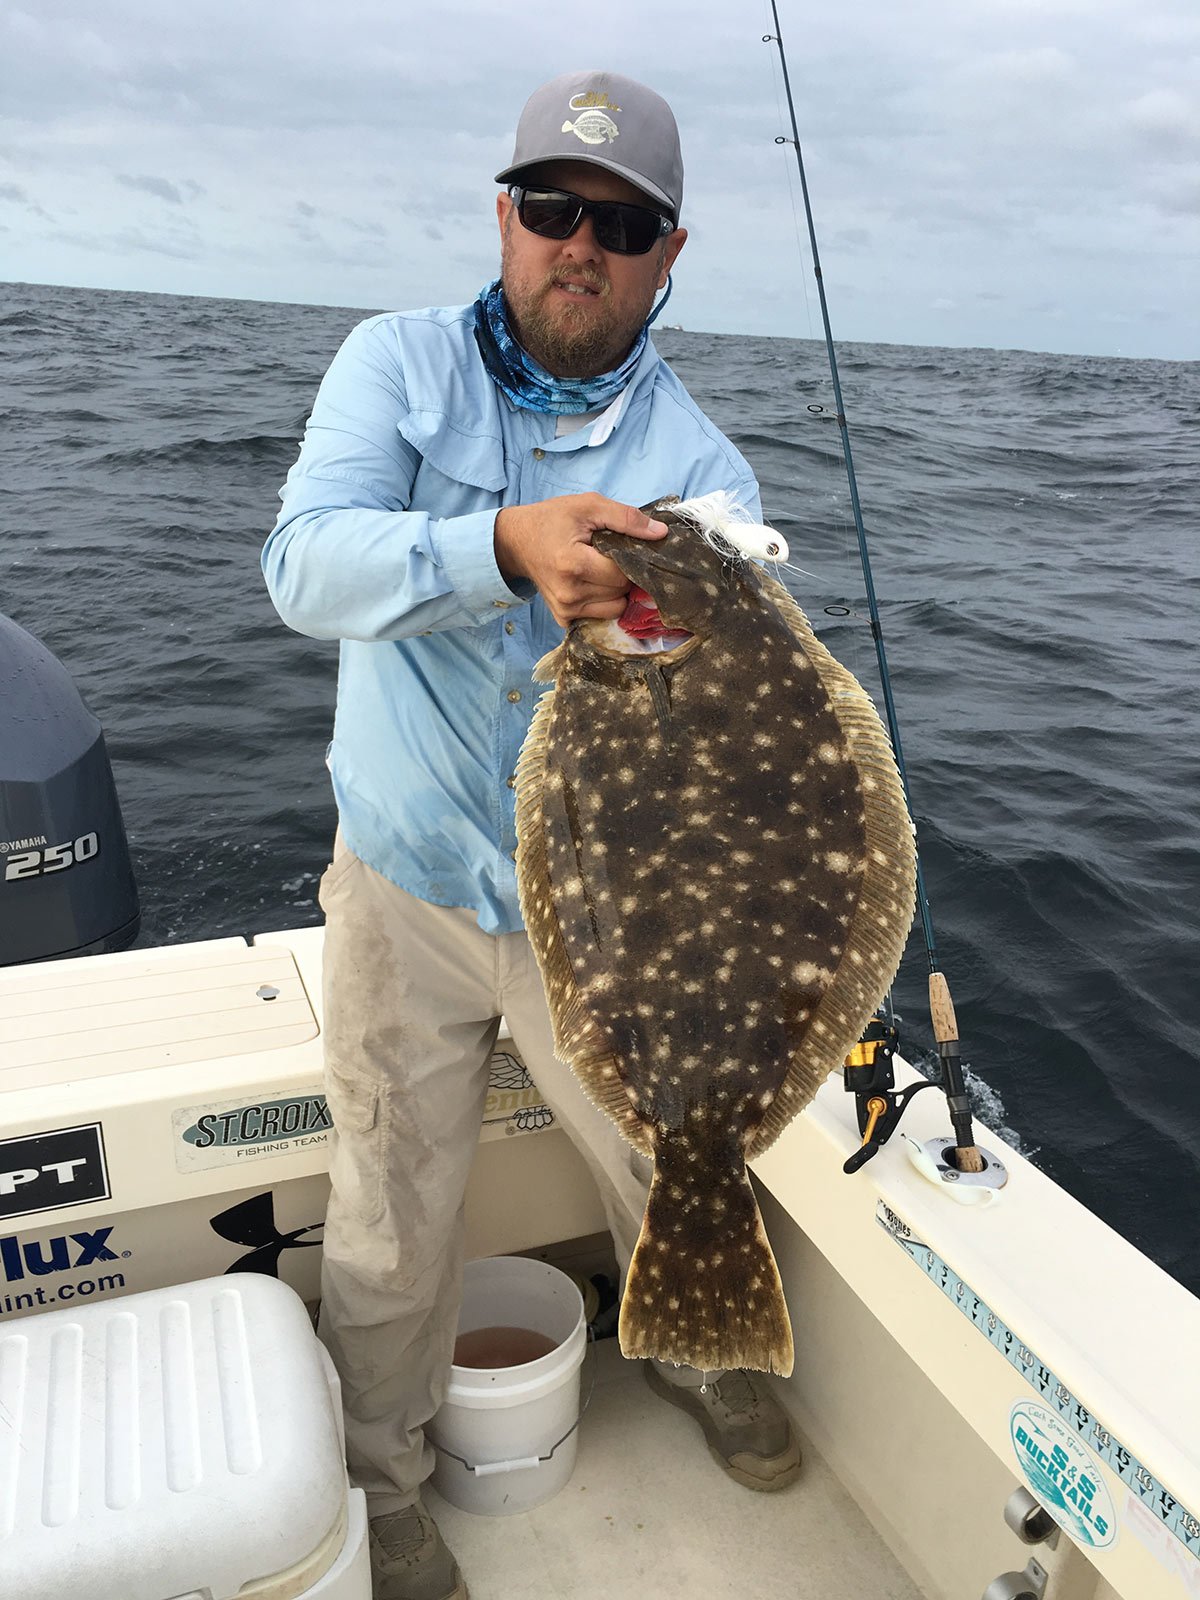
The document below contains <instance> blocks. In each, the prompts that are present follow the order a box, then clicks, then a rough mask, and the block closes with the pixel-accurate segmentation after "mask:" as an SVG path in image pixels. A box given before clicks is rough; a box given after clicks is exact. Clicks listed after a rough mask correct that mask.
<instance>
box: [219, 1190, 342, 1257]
mask: <svg viewBox="0 0 1200 1600" xmlns="http://www.w3.org/2000/svg"><path fill="white" fill-rule="evenodd" d="M209 1225H210V1227H211V1228H212V1230H213V1232H214V1233H219V1234H220V1235H221V1238H222V1239H228V1240H230V1242H231V1243H233V1244H239V1245H246V1246H248V1247H249V1248H248V1249H247V1251H246V1254H245V1255H241V1256H239V1257H238V1258H237V1260H236V1261H235V1262H233V1263H232V1265H230V1266H228V1267H226V1268H225V1272H226V1274H228V1273H230V1272H261V1273H264V1274H265V1275H266V1276H267V1277H269V1278H277V1277H278V1276H279V1258H280V1256H281V1255H282V1254H283V1252H284V1251H285V1250H316V1249H319V1248H320V1245H321V1239H320V1238H311V1237H309V1236H310V1235H312V1234H321V1233H322V1229H323V1228H324V1226H325V1219H324V1217H320V1218H318V1219H317V1221H315V1222H306V1223H302V1224H301V1226H300V1227H298V1228H291V1229H289V1231H288V1232H287V1233H284V1232H282V1231H281V1230H280V1228H279V1226H278V1224H277V1223H276V1221H275V1196H274V1194H273V1193H272V1191H271V1190H270V1189H267V1190H266V1191H265V1192H264V1193H262V1194H255V1195H251V1196H250V1198H249V1199H248V1200H239V1201H238V1202H237V1204H236V1205H232V1206H228V1207H227V1208H226V1209H225V1210H224V1211H221V1212H219V1213H218V1214H217V1215H216V1216H215V1217H212V1218H210V1221H209Z"/></svg>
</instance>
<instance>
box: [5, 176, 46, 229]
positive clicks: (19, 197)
mask: <svg viewBox="0 0 1200 1600" xmlns="http://www.w3.org/2000/svg"><path fill="white" fill-rule="evenodd" d="M0 200H9V201H11V202H12V204H13V205H17V206H24V207H25V209H26V211H28V212H31V213H32V215H33V216H35V217H45V219H46V221H47V222H50V221H52V220H53V219H52V218H51V216H50V213H49V212H48V211H45V210H43V208H42V207H41V206H40V205H38V203H37V201H36V200H34V199H33V198H32V197H31V196H30V195H28V194H26V192H25V190H24V189H22V187H21V185H20V184H19V183H0Z"/></svg>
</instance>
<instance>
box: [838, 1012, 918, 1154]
mask: <svg viewBox="0 0 1200 1600" xmlns="http://www.w3.org/2000/svg"><path fill="white" fill-rule="evenodd" d="M898 1041H899V1033H898V1031H897V1029H896V1025H895V1023H894V1022H889V1021H888V1019H887V1018H886V1017H885V1016H884V1015H883V1013H882V1012H877V1013H876V1015H875V1016H873V1017H872V1018H871V1020H870V1022H868V1023H867V1026H866V1028H865V1029H864V1030H863V1036H862V1038H861V1039H860V1040H859V1042H858V1043H857V1044H856V1045H855V1046H854V1048H853V1050H851V1052H850V1054H849V1055H848V1056H847V1057H846V1066H845V1084H846V1092H847V1093H848V1094H852V1095H853V1096H854V1101H855V1110H856V1112H857V1113H858V1131H859V1133H861V1134H862V1144H861V1145H860V1147H859V1148H858V1149H857V1150H856V1151H855V1152H854V1154H853V1155H852V1156H850V1157H849V1158H848V1159H847V1160H846V1161H845V1162H843V1163H842V1171H843V1172H846V1173H853V1172H857V1171H858V1169H859V1168H860V1167H862V1166H865V1165H866V1163H867V1162H868V1161H870V1159H871V1157H872V1156H874V1155H877V1154H878V1152H879V1150H880V1147H881V1146H883V1145H885V1144H886V1143H887V1142H888V1140H889V1139H890V1138H891V1137H892V1135H893V1133H895V1131H896V1128H897V1126H898V1125H899V1122H900V1118H901V1117H902V1116H903V1115H904V1113H905V1111H907V1110H908V1104H909V1101H910V1100H911V1099H912V1097H913V1096H914V1095H915V1094H919V1093H920V1092H921V1090H922V1089H934V1088H936V1087H937V1085H936V1084H934V1083H931V1082H929V1081H924V1082H922V1083H913V1084H910V1085H909V1086H908V1088H907V1089H897V1088H896V1072H895V1068H894V1067H893V1066H892V1057H893V1056H894V1055H895V1053H896V1045H897V1043H898Z"/></svg>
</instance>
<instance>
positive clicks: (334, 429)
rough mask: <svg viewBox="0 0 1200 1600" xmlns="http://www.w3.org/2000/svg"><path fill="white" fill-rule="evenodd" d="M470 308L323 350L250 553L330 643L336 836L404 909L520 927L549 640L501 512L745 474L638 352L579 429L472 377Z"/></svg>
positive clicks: (286, 601)
mask: <svg viewBox="0 0 1200 1600" xmlns="http://www.w3.org/2000/svg"><path fill="white" fill-rule="evenodd" d="M473 327H474V308H473V307H472V306H456V307H453V308H449V309H435V310H428V311H415V312H404V313H395V314H389V315H385V316H380V317H372V318H371V319H370V320H369V321H367V322H363V323H360V324H359V326H358V327H357V328H355V329H354V331H353V332H352V333H351V334H350V336H349V337H348V338H347V340H346V342H345V343H344V344H343V346H342V348H341V350H340V351H339V352H338V354H337V355H336V356H335V358H334V360H333V363H332V365H331V366H330V368H329V371H328V372H327V373H326V375H325V378H324V380H323V382H322V384H321V387H320V390H319V392H318V394H317V398H316V401H315V403H314V405H313V411H312V416H311V417H310V418H309V422H308V427H307V430H306V432H305V436H304V442H303V444H302V446H301V450H300V456H299V459H298V460H297V462H296V464H295V466H294V467H293V468H292V470H291V472H290V473H289V474H288V478H287V482H286V483H285V484H284V486H283V488H282V490H281V491H280V499H281V500H282V501H283V509H282V511H281V512H280V516H279V520H278V522H277V523H276V525H275V529H274V531H273V532H272V534H271V536H270V538H269V539H268V540H267V543H266V546H265V548H264V550H263V557H262V564H263V572H264V574H265V575H266V580H267V587H268V589H269V590H270V593H271V598H272V600H273V601H274V602H275V606H276V608H277V610H278V611H279V614H280V616H281V617H282V618H283V620H284V622H286V623H287V624H288V626H289V627H291V628H294V629H295V630H296V631H297V632H299V633H304V634H308V635H310V636H311V637H313V638H316V639H340V640H341V641H342V643H341V658H340V667H339V673H338V697H337V716H336V721H335V724H334V736H333V743H332V745H331V746H330V770H331V772H332V774H333V787H334V794H335V796H336V799H337V806H338V814H339V820H340V823H341V828H342V833H343V836H344V838H345V840H346V843H347V845H348V846H349V847H350V849H351V850H352V851H353V852H354V853H355V855H357V856H358V857H360V859H362V860H363V861H365V862H367V864H368V865H369V866H371V867H374V869H375V870H376V871H377V872H379V873H382V874H383V876H384V877H385V878H388V879H390V881H391V882H393V883H396V884H398V885H399V886H400V887H401V888H402V889H405V890H407V892H408V893H409V894H412V895H416V896H417V898H418V899H421V900H427V901H432V902H433V903H434V904H436V905H446V906H468V907H471V908H472V909H473V910H475V912H476V913H477V915H478V919H479V924H480V926H481V927H482V928H483V929H484V930H485V931H487V932H489V933H508V932H513V931H515V930H517V929H519V928H521V927H522V925H523V924H522V920H521V913H520V907H519V905H518V902H517V885H516V871H515V868H514V864H513V861H514V855H515V851H516V844H517V839H516V821H515V809H516V806H515V802H516V796H515V794H514V775H515V772H516V766H517V755H518V753H519V751H520V748H521V743H522V741H523V740H524V738H525V734H526V731H527V730H528V728H529V723H530V720H531V718H532V716H533V712H534V709H535V707H536V704H537V699H538V696H539V695H540V693H542V691H543V686H542V685H538V684H535V683H534V682H533V680H532V676H531V674H532V669H533V667H534V665H535V663H536V662H537V661H538V660H540V659H541V657H542V656H544V655H545V654H546V653H547V651H549V650H552V649H553V648H554V647H555V645H557V644H558V643H559V641H560V640H561V639H562V636H563V634H562V629H561V628H560V627H559V626H558V625H557V624H556V623H555V621H554V619H553V617H552V616H551V615H550V612H549V610H548V609H547V607H546V605H545V602H544V601H543V600H542V598H541V597H540V595H538V593H537V591H536V590H535V588H534V586H533V585H532V584H531V583H527V582H516V583H514V584H513V585H509V584H508V583H506V582H505V580H504V578H503V577H502V576H501V575H500V571H499V568H498V567H497V566H496V557H495V550H494V545H493V535H494V529H495V520H496V512H497V511H498V510H500V509H502V508H503V507H504V506H512V505H528V504H530V503H531V502H534V501H539V500H546V499H550V498H551V497H553V496H555V495H569V494H584V493H587V492H591V491H595V492H597V493H600V494H604V495H607V496H609V497H610V498H612V499H614V500H621V501H624V502H625V503H627V504H629V505H635V506H638V505H644V504H646V503H648V502H649V501H651V500H655V499H658V498H659V497H660V496H662V495H667V494H677V495H680V496H683V497H684V498H686V497H688V496H690V495H697V494H707V493H709V492H711V491H712V490H716V489H727V490H729V491H730V492H731V493H733V494H734V495H735V496H736V497H737V498H738V499H739V500H740V501H741V502H742V503H743V504H744V505H746V506H747V507H748V508H749V509H750V510H751V511H752V512H753V514H754V516H755V518H756V519H758V520H761V512H760V510H759V501H758V486H757V484H756V483H755V480H754V475H753V473H752V472H751V470H750V468H749V466H748V465H747V463H746V461H745V460H744V459H743V458H742V456H741V455H740V454H739V453H738V452H737V450H735V449H734V447H733V446H732V445H731V444H730V443H729V441H728V440H727V439H726V438H725V437H724V435H723V434H721V433H720V432H719V431H718V429H717V428H715V427H714V426H713V424H712V423H711V422H710V421H709V420H708V419H707V418H706V417H705V416H704V414H703V412H701V411H700V409H699V407H698V406H697V405H696V404H695V402H694V401H693V400H692V399H691V397H690V396H689V395H688V393H687V391H686V390H685V389H684V387H683V385H682V384H681V383H680V382H679V379H678V378H677V377H676V376H675V374H674V373H673V372H672V371H671V370H670V368H669V367H668V366H666V364H665V363H664V362H663V361H662V360H661V359H660V357H659V355H658V353H657V351H656V350H655V348H654V346H653V344H652V343H651V342H650V341H647V344H646V348H645V350H644V351H643V353H642V358H641V360H640V361H639V363H638V365H637V367H636V369H635V371H634V373H633V376H632V378H631V379H630V382H629V384H628V385H627V387H626V388H625V389H623V390H622V392H621V393H620V394H619V395H618V396H617V398H616V399H615V400H614V401H613V402H612V404H611V405H610V406H609V407H608V408H607V410H605V411H604V412H602V413H601V414H600V415H599V416H598V417H596V418H595V419H594V420H592V421H591V422H589V423H587V424H586V425H585V426H583V427H582V428H579V429H578V430H577V431H575V432H571V433H566V434H564V435H563V436H562V437H557V436H556V423H557V418H555V417H554V416H547V415H546V414H544V413H540V412H536V411H530V410H525V409H523V408H518V407H516V406H514V405H513V404H512V403H511V401H509V400H508V399H507V398H506V397H505V396H503V395H502V394H501V393H500V391H499V390H498V389H497V387H496V385H495V384H494V383H493V382H492V380H491V378H490V377H489V376H488V374H487V372H486V370H485V368H484V365H483V361H482V359H481V357H480V355H479V350H478V347H477V345H476V343H475V337H474V332H473Z"/></svg>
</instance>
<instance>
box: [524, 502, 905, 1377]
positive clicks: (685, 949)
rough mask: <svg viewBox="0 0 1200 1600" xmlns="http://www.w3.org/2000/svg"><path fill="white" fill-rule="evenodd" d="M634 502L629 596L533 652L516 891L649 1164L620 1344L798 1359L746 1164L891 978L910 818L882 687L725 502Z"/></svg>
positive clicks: (558, 993)
mask: <svg viewBox="0 0 1200 1600" xmlns="http://www.w3.org/2000/svg"><path fill="white" fill-rule="evenodd" d="M647 509H648V510H649V511H650V513H651V514H652V515H653V516H655V517H656V518H658V519H659V520H660V521H663V522H665V523H667V525H668V528H669V530H670V531H669V532H668V534H667V536H666V538H665V539H662V540H660V541H658V542H656V543H651V542H649V541H645V540H638V539H632V538H628V537H626V536H624V535H619V534H614V533H599V534H597V535H596V536H595V539H594V543H595V546H596V548H597V549H598V550H600V551H601V552H602V553H603V554H604V555H607V556H609V557H611V559H612V560H613V561H615V562H616V563H617V565H618V566H619V567H620V568H621V570H622V571H623V572H624V573H625V574H626V575H627V576H628V577H629V579H630V580H631V582H632V583H633V584H634V585H635V586H636V589H637V590H638V591H640V593H637V594H635V595H634V596H633V597H632V599H631V603H630V605H629V606H628V607H627V611H626V614H625V615H624V616H623V617H621V618H619V619H618V620H617V621H616V622H611V621H598V620H582V621H577V622H575V623H574V624H573V625H572V626H571V628H570V629H569V631H568V633H567V636H566V638H565V640H564V641H563V643H562V644H561V645H560V646H559V647H558V648H557V649H556V650H555V651H553V652H552V653H551V654H550V655H548V656H547V657H545V659H544V660H543V661H542V662H540V663H539V666H538V668H537V676H538V677H539V679H541V680H542V681H553V683H554V685H555V686H554V688H553V690H552V691H550V692H549V693H547V694H546V695H545V696H544V697H543V699H542V701H541V704H540V705H539V707H538V710H537V713H536V715H535V718H534V721H533V725H532V727H531V728H530V731H529V735H528V738H527V739H526V742H525V746H524V749H523V750H522V753H521V760H520V764H519V766H518V772H517V834H518V852H517V876H518V884H519V889H520V895H521V906H522V910H523V913H524V916H525V922H526V925H527V927H528V930H529V936H530V939H531V941H532V944H533V947H534V949H535V951H536V953H537V957H538V960H539V963H540V965H541V969H542V975H543V979H544V982H545V985H546V993H547V997H548V1001H549V1006H550V1013H551V1018H552V1021H553V1026H554V1036H555V1048H556V1050H557V1052H558V1054H559V1056H560V1057H561V1058H562V1059H563V1060H565V1061H567V1062H568V1063H569V1064H570V1066H571V1067H572V1069H573V1070H574V1072H575V1073H576V1075H577V1077H578V1078H579V1079H580V1081H581V1083H582V1084H583V1086H584V1088H585V1089H586V1090H587V1092H588V1094H589V1095H590V1096H591V1098H592V1099H593V1100H594V1101H595V1102H596V1104H597V1105H599V1106H600V1107H601V1108H602V1109H603V1110H604V1111H605V1112H607V1114H608V1115H609V1116H610V1117H611V1118H612V1119H613V1120H614V1122H615V1123H616V1124H617V1126H618V1128H619V1129H620V1130H621V1132H622V1133H623V1134H624V1135H625V1137H626V1138H627V1139H628V1140H629V1141H630V1142H631V1143H632V1144H633V1145H634V1146H636V1147H637V1148H638V1149H639V1150H642V1151H644V1152H645V1153H646V1154H647V1155H649V1156H650V1157H652V1158H653V1161H654V1177H653V1182H652V1185H651V1189H650V1195H649V1198H648V1201H647V1205H646V1214H645V1218H644V1221H643V1224H642V1230H641V1235H640V1237H639V1240H638V1244H637V1248H636V1251H635V1253H634V1257H633V1262H632V1265H631V1267H630V1271H629V1276H628V1282H627V1284H626V1289H625V1295H624V1300H623V1303H622V1309H621V1319H620V1339H621V1348H622V1350H623V1352H624V1353H625V1355H627V1356H630V1357H644V1356H654V1357H658V1358H659V1359H662V1360H668V1361H676V1362H683V1363H687V1364H689V1365H692V1366H696V1367H700V1368H703V1369H708V1370H712V1369H715V1368H720V1367H748V1368H755V1369H758V1370H762V1371H771V1372H782V1373H787V1372H790V1371H791V1367H792V1334H791V1325H790V1322H789V1319H788V1314H787V1308H786V1305H785V1303H784V1298H783V1289H782V1285H781V1283H780V1280H779V1273H778V1270H777V1268H776V1265H775V1260H774V1257H773V1255H772V1253H771V1247H770V1245H769V1243H768V1241H767V1237H766V1233H765V1230H764V1228H763V1223H762V1218H761V1216H760V1215H759V1211H758V1205H757V1202H756V1200H755V1198H754V1193H753V1191H752V1189H751V1187H750V1183H749V1179H748V1176H747V1172H746V1162H747V1160H749V1159H751V1158H752V1157H754V1156H756V1155H758V1154H759V1153H760V1152H762V1151H763V1150H765V1149H766V1148H767V1147H768V1146H769V1145H770V1144H771V1143H772V1142H773V1141H774V1140H775V1139H776V1138H777V1137H778V1135H779V1134H780V1133H781V1132H782V1130H783V1129H784V1128H785V1127H786V1126H787V1124H788V1123H789V1122H790V1121H791V1119H792V1118H793V1117H794V1116H795V1115H796V1114H797V1113H798V1112H799V1111H801V1110H802V1109H803V1108H804V1106H805V1105H807V1104H808V1102H809V1101H810V1100H811V1099H812V1096H813V1095H814V1094H815V1093H816V1090H817V1088H818V1087H819V1085H820V1084H821V1083H822V1081H823V1080H824V1078H825V1077H826V1075H827V1074H828V1073H829V1072H830V1071H832V1070H833V1069H834V1068H835V1067H837V1066H840V1065H841V1063H842V1061H843V1060H844V1058H845V1055H846V1053H847V1051H848V1050H849V1049H850V1047H851V1046H852V1045H853V1044H854V1043H855V1042H856V1041H857V1039H858V1037H859V1035H860V1033H861V1032H862V1029H863V1027H864V1025H865V1023H866V1022H867V1020H868V1018H869V1017H870V1016H871V1015H872V1013H873V1012H874V1010H875V1008H876V1007H877V1005H878V1004H879V1001H880V1000H881V998H882V997H883V995H884V994H885V992H886V990H887V988H888V985H889V984H890V983H891V980H892V978H893V977H894V975H895V972H896V968H897V966H898V965H899V961H900V956H901V953H902V951H903V948H904V944H905V939H906V937H907V934H908V930H909V926H910V924H911V922H912V917H913V906H914V873H915V852H914V846H913V831H912V825H911V823H910V821H909V817H908V812H907V809H906V806H905V803H904V796H903V791H902V788H901V784H900V779H899V776H898V774H897V771H896V766H895V762H894V760H893V758H892V752H891V746H890V744H889V742H888V738H887V734H886V732H885V731H884V728H883V726H882V724H881V722H880V720H879V717H878V714H877V713H876V711H875V708H874V706H873V705H872V703H871V700H870V698H869V697H868V696H867V694H866V693H865V692H864V690H863V689H862V688H861V687H860V685H859V684H858V683H857V681H856V680H855V679H854V677H853V676H852V675H851V674H850V673H849V672H847V671H846V669H845V668H844V667H842V666H840V665H839V664H838V663H837V662H836V661H835V660H834V659H833V657H832V656H831V655H830V654H829V652H828V651H827V650H826V649H825V647H824V646H823V645H822V644H821V643H820V642H819V640H818V639H817V638H816V636H815V635H814V634H813V632H812V629H811V628H810V627H809V624H808V621H807V619H806V618H805V616H804V614H803V612H802V611H801V610H800V608H799V606H798V605H797V604H796V603H795V601H793V600H792V599H791V597H790V596H789V595H788V593H787V591H786V590H785V589H784V588H783V586H782V585H781V584H780V583H779V582H778V581H777V580H776V579H775V578H773V577H771V576H769V575H768V574H767V573H765V572H763V571H762V570H760V568H759V567H758V566H756V565H755V564H754V563H753V562H752V561H751V560H749V559H748V558H747V557H746V556H745V555H744V554H743V553H742V552H741V551H740V550H739V549H738V548H737V546H736V542H731V540H732V541H736V537H737V532H736V527H732V526H730V524H729V520H728V516H727V515H724V516H723V515H720V514H714V508H713V504H712V502H711V501H709V500H705V501H693V502H685V503H682V504H681V503H679V502H677V501H663V502H660V503H658V504H656V505H654V506H653V507H648V508H647ZM722 527H724V528H725V530H726V532H725V533H722V532H721V531H720V530H721V528H722ZM759 532H761V530H759ZM727 535H728V537H727ZM654 614H656V615H657V623H658V625H657V627H656V626H655V625H654ZM622 624H625V626H622Z"/></svg>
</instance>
